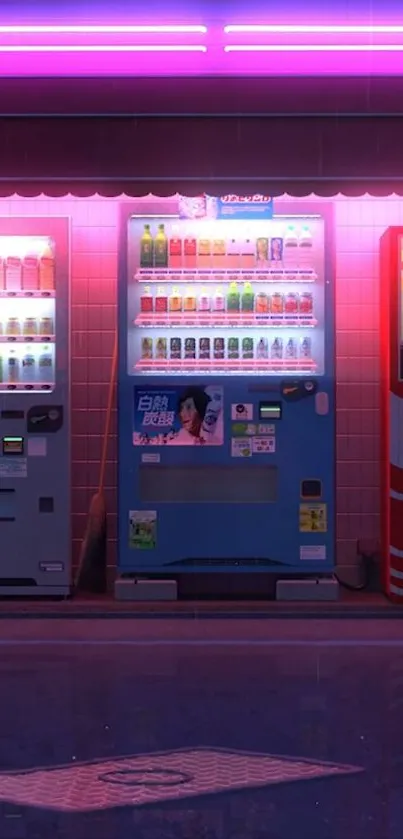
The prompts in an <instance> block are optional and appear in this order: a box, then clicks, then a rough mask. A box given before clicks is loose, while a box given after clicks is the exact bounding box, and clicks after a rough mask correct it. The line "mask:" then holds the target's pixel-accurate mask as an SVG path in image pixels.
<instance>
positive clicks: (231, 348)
mask: <svg viewBox="0 0 403 839" xmlns="http://www.w3.org/2000/svg"><path fill="white" fill-rule="evenodd" d="M228 358H239V338H235V337H231V338H228Z"/></svg>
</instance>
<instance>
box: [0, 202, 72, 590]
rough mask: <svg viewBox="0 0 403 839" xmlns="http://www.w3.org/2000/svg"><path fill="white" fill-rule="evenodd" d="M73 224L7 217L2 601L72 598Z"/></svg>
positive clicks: (2, 285) (2, 225)
mask: <svg viewBox="0 0 403 839" xmlns="http://www.w3.org/2000/svg"><path fill="white" fill-rule="evenodd" d="M69 230H70V228H69V220H68V219H67V218H19V217H18V218H17V217H15V218H12V217H7V218H0V595H2V596H5V595H41V596H43V595H67V594H68V593H69V591H70V574H71V560H70V557H71V533H70V445H69V441H70V422H69V410H70V393H69V305H70V301H69V279H70V277H69V252H70V244H69V235H70V233H69Z"/></svg>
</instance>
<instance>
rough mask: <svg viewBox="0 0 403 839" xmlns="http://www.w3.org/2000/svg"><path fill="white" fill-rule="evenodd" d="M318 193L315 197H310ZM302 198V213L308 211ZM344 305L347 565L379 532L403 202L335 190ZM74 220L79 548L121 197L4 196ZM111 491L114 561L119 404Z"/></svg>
mask: <svg viewBox="0 0 403 839" xmlns="http://www.w3.org/2000/svg"><path fill="white" fill-rule="evenodd" d="M309 200H310V201H311V200H312V199H311V198H310V199H309ZM303 203H304V202H303V199H301V211H302V210H303ZM334 204H335V214H336V250H337V258H336V277H337V280H336V307H337V312H336V315H337V487H338V489H337V502H338V513H337V538H338V562H339V565H341V566H353V565H355V563H356V560H357V557H356V542H357V539H360V538H365V539H373V540H376V539H377V538H378V535H379V387H378V383H379V341H378V311H379V271H378V247H379V239H380V236H381V235H382V233H383V231H384V230H385V228H387V227H388V226H389V225H392V224H403V201H401V200H399V199H397V198H394V197H390V198H388V199H383V200H378V199H370V198H366V197H364V198H360V199H346V198H341V197H340V198H339V197H337V198H335V199H334ZM8 214H11V215H23V216H34V215H43V216H46V215H63V216H70V217H71V220H72V257H71V302H72V313H71V328H72V340H71V349H72V362H71V365H72V367H71V369H72V409H73V412H72V483H73V555H74V559H75V561H76V560H77V556H78V551H79V546H80V540H81V538H82V535H83V531H84V526H85V521H86V514H87V510H88V505H89V502H90V499H91V496H92V494H93V493H94V492H95V490H96V488H97V483H98V474H99V459H100V454H101V445H102V431H103V426H104V421H105V409H106V401H107V391H108V382H109V375H110V363H111V353H112V346H113V337H114V335H113V333H114V326H115V315H116V277H117V238H118V230H117V219H118V202H117V201H114V200H111V199H101V198H92V199H91V200H84V199H80V200H77V199H73V198H64V199H54V200H48V199H46V198H37V199H35V200H28V199H18V198H11V199H10V200H8V201H6V200H1V201H0V215H8ZM106 495H107V502H108V509H109V513H110V516H109V546H108V547H109V550H108V557H109V563H110V565H111V566H113V565H114V563H115V557H116V411H114V415H113V421H112V435H111V439H110V445H109V452H108V464H107V472H106Z"/></svg>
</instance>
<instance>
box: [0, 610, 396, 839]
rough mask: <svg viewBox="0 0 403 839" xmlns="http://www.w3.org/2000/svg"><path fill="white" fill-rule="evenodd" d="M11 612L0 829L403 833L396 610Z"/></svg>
mask: <svg viewBox="0 0 403 839" xmlns="http://www.w3.org/2000/svg"><path fill="white" fill-rule="evenodd" d="M143 623H144V622H143ZM11 624H12V622H10V623H8V622H7V623H6V622H4V621H3V622H2V630H3V631H2V640H0V648H1V649H0V679H1V681H0V684H1V711H2V713H1V719H0V772H1V774H0V837H1V839H34V838H35V839H73V837H74V839H123V837H124V839H131V837H133V839H300V838H301V839H402V835H403V829H402V825H403V789H402V788H403V753H402V749H401V742H402V734H401V729H402V718H403V634H402V633H401V630H400V627H401V623H400V622H399V621H395V622H393V623H390V624H389V623H388V622H386V621H377V622H375V626H374V624H372V626H371V627H370V628H368V633H366V632H365V625H364V623H363V622H356V623H354V622H352V623H351V624H350V625H349V626H348V625H347V624H346V623H344V622H342V621H324V622H321V624H319V623H317V624H314V623H313V622H312V623H311V625H310V627H308V629H307V625H306V624H304V623H301V622H299V621H298V622H297V621H295V622H294V621H287V622H284V623H283V624H282V623H281V622H278V621H270V620H268V621H251V622H250V623H247V622H246V621H216V622H214V626H213V623H212V622H211V623H209V622H207V621H202V622H200V623H199V624H198V625H197V626H195V624H194V622H193V623H192V622H191V621H184V620H182V621H178V622H177V624H175V622H173V621H163V620H162V621H158V622H154V623H152V624H151V623H149V625H148V626H145V625H141V626H140V625H139V622H136V621H130V622H121V621H107V622H106V624H107V625H105V623H104V624H101V623H99V622H98V621H82V622H81V621H80V622H70V625H67V624H66V623H65V622H63V621H54V622H50V621H48V622H46V621H45V622H44V623H43V624H41V625H40V626H38V625H36V622H34V621H25V626H22V624H23V622H19V623H18V624H15V626H14V627H12V625H11ZM203 624H205V625H204V626H203ZM376 624H377V625H376ZM28 625H29V626H28ZM36 638H38V639H39V643H38V644H36V643H34V642H35V639H36ZM400 638H402V640H401V641H400Z"/></svg>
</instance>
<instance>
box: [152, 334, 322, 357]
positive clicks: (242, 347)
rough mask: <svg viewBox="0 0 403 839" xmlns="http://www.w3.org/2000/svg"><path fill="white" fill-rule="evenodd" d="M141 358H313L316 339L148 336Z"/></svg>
mask: <svg viewBox="0 0 403 839" xmlns="http://www.w3.org/2000/svg"><path fill="white" fill-rule="evenodd" d="M141 358H142V360H143V361H145V360H151V359H156V360H158V359H161V360H163V359H170V360H172V361H179V360H193V359H199V360H205V361H207V360H211V359H213V360H214V359H215V360H216V361H220V360H221V361H222V360H224V359H228V360H236V359H244V360H248V359H249V360H255V359H256V360H258V359H272V360H274V361H275V360H281V361H282V360H289V361H292V360H294V361H296V360H298V359H300V360H310V359H311V358H312V341H311V338H310V337H309V336H305V337H303V338H301V339H299V340H298V339H297V338H289V339H288V340H287V341H283V339H282V338H281V337H279V336H275V337H274V338H273V339H271V340H270V342H269V341H268V339H267V338H259V339H257V340H255V339H254V338H253V337H252V336H247V337H245V338H242V339H241V338H238V337H237V336H231V337H229V338H227V339H225V338H223V337H216V338H213V339H211V338H208V337H206V338H199V339H198V341H196V338H185V339H184V340H182V338H180V337H172V338H170V339H169V340H168V339H167V338H165V337H160V338H155V339H153V338H151V337H145V338H142V341H141Z"/></svg>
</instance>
